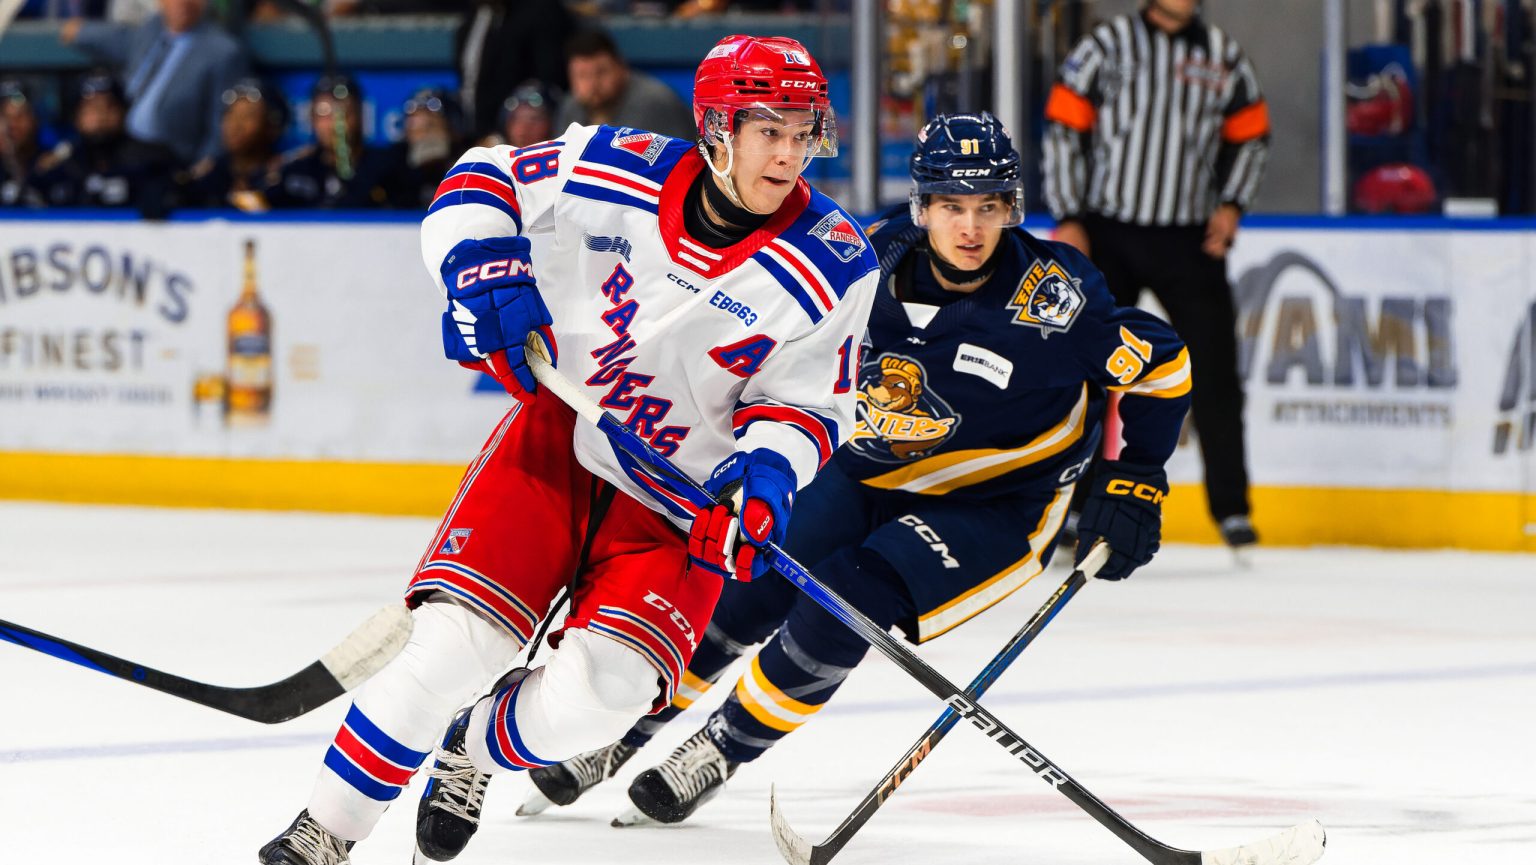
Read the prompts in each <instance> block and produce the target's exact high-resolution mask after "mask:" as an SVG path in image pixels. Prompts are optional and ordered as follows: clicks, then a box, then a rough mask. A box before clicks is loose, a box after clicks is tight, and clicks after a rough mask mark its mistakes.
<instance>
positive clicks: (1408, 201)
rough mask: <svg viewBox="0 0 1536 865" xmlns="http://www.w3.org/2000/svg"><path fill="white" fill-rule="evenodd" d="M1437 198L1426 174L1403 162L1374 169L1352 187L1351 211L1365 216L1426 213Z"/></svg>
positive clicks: (1433, 183)
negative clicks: (1358, 211)
mask: <svg viewBox="0 0 1536 865" xmlns="http://www.w3.org/2000/svg"><path fill="white" fill-rule="evenodd" d="M1438 197H1439V194H1438V193H1437V192H1436V190H1435V182H1434V181H1433V180H1431V179H1430V176H1429V174H1428V173H1427V172H1425V171H1424V169H1422V168H1420V167H1419V166H1417V165H1413V164H1411V163H1407V162H1389V163H1387V164H1386V165H1378V166H1376V167H1375V168H1372V169H1371V170H1370V171H1367V172H1366V173H1365V174H1364V175H1362V176H1361V177H1360V179H1359V180H1358V181H1357V182H1356V183H1355V207H1357V208H1359V209H1360V210H1363V211H1365V212H1366V213H1429V212H1430V211H1432V210H1434V208H1435V200H1436V199H1437V198H1438Z"/></svg>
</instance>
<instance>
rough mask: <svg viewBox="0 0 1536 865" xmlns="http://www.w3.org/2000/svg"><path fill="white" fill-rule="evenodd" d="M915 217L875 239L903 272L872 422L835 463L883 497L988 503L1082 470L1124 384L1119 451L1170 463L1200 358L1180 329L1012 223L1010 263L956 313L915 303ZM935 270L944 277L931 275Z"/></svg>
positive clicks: (883, 348)
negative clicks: (1129, 302) (1112, 394)
mask: <svg viewBox="0 0 1536 865" xmlns="http://www.w3.org/2000/svg"><path fill="white" fill-rule="evenodd" d="M924 237H925V233H924V232H923V230H922V229H920V228H917V227H916V226H914V225H913V224H912V222H911V220H910V218H909V217H907V216H906V215H905V210H904V209H903V210H902V211H893V213H892V215H891V216H890V218H889V219H887V220H885V221H883V222H881V223H878V224H877V225H876V226H875V230H874V231H873V232H872V234H871V240H872V242H873V244H874V247H875V251H876V253H877V254H878V255H879V257H880V260H881V261H882V262H885V263H886V265H887V267H886V270H887V272H888V273H889V277H888V279H887V281H886V284H885V285H883V286H882V287H881V290H880V291H878V292H877V293H876V298H875V304H874V309H873V311H872V312H871V315H870V321H869V337H870V341H869V344H867V345H866V346H865V347H864V352H863V358H862V361H861V365H860V371H859V384H858V420H857V424H856V426H855V428H854V431H853V434H852V435H851V436H850V439H849V443H848V446H847V447H845V448H844V449H843V450H842V451H840V452H839V453H838V455H837V457H836V459H837V465H838V467H839V468H840V469H842V470H843V471H844V472H845V473H847V474H848V475H849V476H850V477H852V478H855V479H857V480H859V481H862V482H863V483H864V484H866V485H868V486H871V487H875V488H878V489H885V490H899V491H903V492H907V493H914V494H919V495H924V496H955V497H959V498H971V499H987V498H992V497H997V496H1004V495H1009V494H1012V493H1019V492H1026V491H1034V490H1040V489H1050V488H1054V487H1057V486H1061V485H1063V484H1066V483H1069V482H1071V481H1073V480H1075V479H1076V478H1077V475H1078V473H1079V472H1080V471H1081V467H1082V466H1083V464H1084V463H1085V462H1086V461H1087V460H1088V459H1089V457H1090V456H1091V455H1092V453H1093V451H1094V447H1095V445H1096V444H1097V442H1098V440H1099V418H1100V417H1101V416H1102V414H1103V410H1102V406H1103V402H1104V398H1105V397H1104V394H1105V392H1106V391H1111V390H1112V391H1120V392H1122V393H1123V394H1125V395H1126V396H1127V397H1134V398H1128V399H1123V400H1122V401H1121V406H1120V413H1121V416H1122V417H1123V418H1124V419H1125V427H1126V429H1127V430H1128V431H1134V433H1132V432H1128V433H1127V435H1128V440H1127V441H1126V443H1125V448H1124V451H1123V452H1122V454H1121V459H1123V460H1126V461H1128V462H1134V463H1142V464H1146V465H1162V464H1163V463H1164V461H1165V460H1167V458H1168V457H1169V455H1171V454H1172V453H1173V449H1174V447H1175V445H1176V444H1177V442H1178V433H1179V427H1180V425H1181V424H1182V423H1183V419H1184V413H1185V410H1186V408H1187V400H1184V399H1180V397H1184V396H1185V395H1186V394H1188V393H1189V389H1190V363H1189V352H1188V351H1187V350H1186V349H1185V348H1184V345H1183V342H1182V341H1180V340H1179V339H1178V337H1177V336H1175V335H1174V332H1173V329H1172V328H1171V327H1170V326H1169V325H1168V324H1167V323H1166V322H1164V321H1162V320H1161V319H1158V318H1156V317H1155V316H1153V315H1151V314H1149V313H1147V312H1144V311H1142V310H1138V309H1129V308H1124V307H1117V306H1116V305H1115V303H1114V300H1113V299H1112V298H1111V296H1110V294H1109V290H1108V288H1107V287H1106V286H1105V284H1104V280H1103V277H1101V276H1100V275H1099V273H1098V270H1097V269H1095V268H1094V267H1093V266H1092V265H1091V264H1089V263H1088V260H1087V259H1086V258H1084V257H1083V256H1082V255H1081V254H1080V253H1078V252H1077V250H1075V249H1073V248H1072V247H1070V246H1067V245H1065V244H1062V243H1056V242H1054V241H1047V240H1041V239H1039V238H1037V237H1034V236H1033V235H1031V234H1029V233H1028V232H1026V231H1024V230H1023V229H1017V228H1016V229H1010V230H1008V231H1007V232H1005V233H1004V235H1003V239H1002V241H1001V244H1002V248H1001V250H1000V252H999V259H998V264H997V269H996V271H995V272H994V273H993V276H992V278H991V279H990V280H989V281H988V282H987V283H986V285H984V286H982V287H981V288H980V289H978V290H977V291H976V293H975V294H973V295H970V296H966V297H963V298H960V299H957V300H953V301H951V302H950V303H948V304H947V305H945V306H942V307H933V306H918V305H915V304H906V303H903V299H907V298H910V297H911V296H912V292H911V289H910V286H911V284H912V281H913V279H914V278H921V277H922V274H919V273H917V272H916V270H915V269H916V268H925V269H926V268H927V267H928V266H929V264H928V256H927V254H926V252H925V250H924V249H923V248H922V247H921V246H919V245H918V244H920V243H921V242H922V241H923V238H924ZM929 278H930V279H931V277H929Z"/></svg>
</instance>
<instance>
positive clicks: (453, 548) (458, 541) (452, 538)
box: [437, 529, 474, 556]
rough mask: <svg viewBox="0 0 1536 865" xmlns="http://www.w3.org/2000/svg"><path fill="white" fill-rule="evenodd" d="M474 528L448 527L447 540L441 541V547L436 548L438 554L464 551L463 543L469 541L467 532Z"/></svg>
mask: <svg viewBox="0 0 1536 865" xmlns="http://www.w3.org/2000/svg"><path fill="white" fill-rule="evenodd" d="M473 531H474V529H449V530H448V540H446V541H443V548H442V549H440V550H438V551H437V552H438V555H442V556H456V555H458V554H459V553H462V552H464V545H465V544H467V543H469V533H470V532H473Z"/></svg>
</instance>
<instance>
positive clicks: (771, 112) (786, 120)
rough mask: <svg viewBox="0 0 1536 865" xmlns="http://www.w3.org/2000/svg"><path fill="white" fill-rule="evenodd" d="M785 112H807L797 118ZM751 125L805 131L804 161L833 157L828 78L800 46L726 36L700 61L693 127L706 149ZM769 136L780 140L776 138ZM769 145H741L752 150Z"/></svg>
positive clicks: (834, 144)
mask: <svg viewBox="0 0 1536 865" xmlns="http://www.w3.org/2000/svg"><path fill="white" fill-rule="evenodd" d="M786 112H809V113H808V115H805V116H802V117H797V116H795V115H793V114H786ZM750 119H762V120H767V121H769V122H770V123H771V124H775V125H777V126H778V127H780V129H781V130H782V127H784V126H793V127H804V128H802V129H800V130H799V131H798V132H796V133H795V138H796V140H797V141H799V142H800V143H801V144H802V146H803V147H804V149H805V153H804V156H805V157H806V158H807V159H809V158H810V157H813V156H836V155H837V122H836V120H835V118H834V117H833V116H832V103H831V101H830V100H829V99H828V98H827V78H826V76H825V75H823V74H821V66H820V65H818V64H817V63H816V59H815V58H814V57H812V56H811V53H810V52H809V51H807V50H805V46H804V45H801V44H800V42H799V41H797V40H795V39H790V38H788V37H785V36H727V37H725V38H724V39H721V40H720V41H719V42H718V43H716V45H715V47H714V48H712V49H710V52H709V53H708V54H706V55H704V60H703V62H701V63H700V64H699V70H698V72H697V73H695V74H694V78H693V121H694V123H695V124H696V125H697V126H698V129H699V138H700V139H701V140H702V141H704V142H705V143H707V144H711V145H714V144H728V143H729V141H730V140H731V139H732V138H734V137H736V136H738V135H739V134H740V132H741V129H742V124H743V123H744V122H746V121H747V120H750ZM774 134H781V133H780V132H775V133H774ZM760 144H763V145H768V144H770V143H768V142H757V141H753V140H743V141H739V142H738V146H743V147H747V148H753V147H756V146H758V145H760Z"/></svg>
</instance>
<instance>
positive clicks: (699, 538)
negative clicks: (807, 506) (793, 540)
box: [688, 448, 795, 582]
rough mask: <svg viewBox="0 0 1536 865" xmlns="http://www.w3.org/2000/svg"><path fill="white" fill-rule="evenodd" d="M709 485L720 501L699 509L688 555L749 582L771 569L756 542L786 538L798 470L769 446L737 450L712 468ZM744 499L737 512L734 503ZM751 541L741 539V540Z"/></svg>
mask: <svg viewBox="0 0 1536 865" xmlns="http://www.w3.org/2000/svg"><path fill="white" fill-rule="evenodd" d="M704 489H705V490H707V491H708V492H709V494H710V495H711V496H713V497H714V499H715V501H716V502H717V504H715V505H714V506H713V507H709V508H705V509H703V510H701V511H699V512H698V513H697V514H696V515H694V518H693V527H692V528H691V529H690V530H689V532H688V557H689V559H691V560H692V562H693V563H694V564H695V565H697V566H698V567H701V568H703V569H704V570H706V571H709V572H710V573H713V574H718V575H720V576H722V577H730V578H732V579H736V580H741V581H743V582H749V581H751V580H752V579H754V578H756V577H760V576H762V575H763V574H764V573H767V571H768V561H767V559H765V558H763V557H762V556H759V555H758V554H757V547H756V546H755V545H757V544H765V543H768V542H769V541H772V542H773V543H775V544H782V543H783V542H784V535H785V534H786V533H787V532H788V531H789V508H790V505H791V504H792V503H793V501H794V497H795V470H794V468H792V467H791V466H790V464H789V460H787V459H785V458H784V457H782V456H780V455H779V454H777V453H774V452H773V451H771V450H768V449H766V448H758V449H757V450H754V451H749V452H746V453H740V452H738V453H734V454H732V455H731V456H729V457H727V458H726V459H725V460H724V461H723V462H721V463H720V465H718V466H716V467H715V470H714V471H713V472H711V473H710V475H709V480H707V481H705V482H704ZM738 493H739V494H740V499H739V501H741V502H742V505H741V512H740V514H739V515H738V514H737V512H736V510H735V508H734V503H735V502H736V501H737V500H738V499H737V494H738ZM743 540H744V541H746V543H745V544H740V543H739V541H743Z"/></svg>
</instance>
